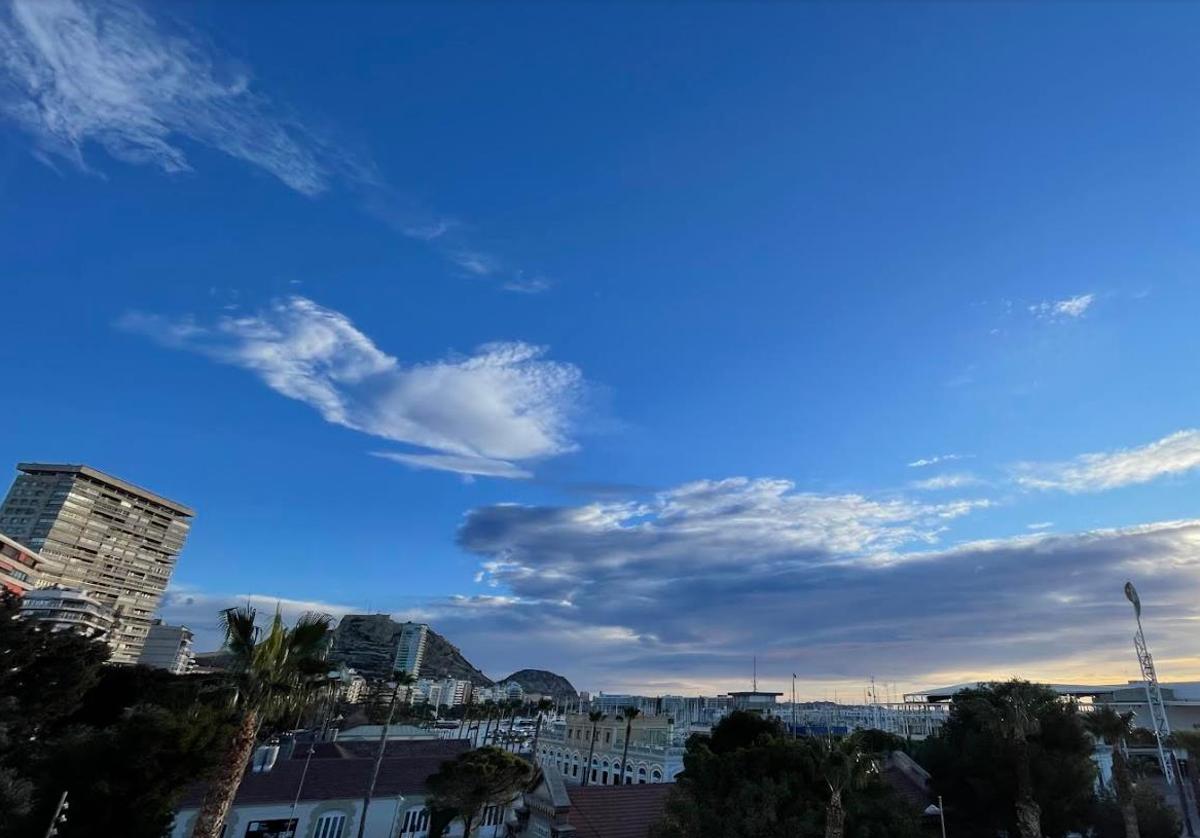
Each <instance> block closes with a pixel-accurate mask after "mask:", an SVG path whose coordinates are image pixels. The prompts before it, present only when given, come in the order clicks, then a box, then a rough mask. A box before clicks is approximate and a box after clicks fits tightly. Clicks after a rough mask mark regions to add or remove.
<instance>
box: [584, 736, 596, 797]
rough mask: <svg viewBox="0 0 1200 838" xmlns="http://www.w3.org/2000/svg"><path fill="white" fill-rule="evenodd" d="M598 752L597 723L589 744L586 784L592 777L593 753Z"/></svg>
mask: <svg viewBox="0 0 1200 838" xmlns="http://www.w3.org/2000/svg"><path fill="white" fill-rule="evenodd" d="M595 753H596V725H595V724H593V725H592V741H591V744H589V745H588V758H587V764H586V765H585V766H584V767H583V784H584V785H585V786H586V785H587V784H588V782H589V781H590V780H591V779H592V755H593V754H595Z"/></svg>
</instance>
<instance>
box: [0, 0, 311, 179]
mask: <svg viewBox="0 0 1200 838" xmlns="http://www.w3.org/2000/svg"><path fill="white" fill-rule="evenodd" d="M0 69H2V70H3V80H4V82H5V84H4V86H3V87H2V88H0V110H2V112H3V113H4V114H5V115H7V116H8V117H9V118H10V119H12V120H13V121H14V122H16V124H17V125H19V126H20V127H21V128H22V129H23V130H25V131H26V132H27V133H28V134H29V135H30V136H31V137H32V138H33V140H34V142H35V144H36V146H37V148H38V150H39V152H40V154H41V155H43V157H44V158H46V159H59V160H62V161H66V162H68V163H70V164H71V165H73V166H75V167H77V168H79V169H82V170H85V171H92V169H91V167H90V166H89V165H88V163H87V162H86V157H85V154H86V150H87V147H88V146H89V145H95V146H98V147H100V148H103V149H104V150H105V151H106V152H108V153H109V154H110V155H112V156H113V157H115V158H117V159H119V160H123V161H125V162H127V163H134V164H147V165H153V166H157V167H158V168H160V169H162V170H164V171H167V172H183V171H189V170H191V164H190V163H189V162H188V158H187V155H186V153H185V152H184V150H183V148H182V146H181V145H180V142H179V141H180V140H181V139H187V140H191V141H194V142H198V143H201V144H203V145H207V146H209V147H211V148H214V149H216V150H218V151H221V152H224V153H225V154H228V155H230V156H231V157H235V158H238V159H239V160H243V161H245V162H247V163H249V164H251V165H253V166H256V167H258V168H260V169H262V170H264V171H266V172H268V173H270V174H271V175H274V176H275V177H276V178H278V179H279V180H281V181H282V182H283V183H285V184H287V185H288V186H289V187H291V188H292V189H295V190H296V191H297V192H301V193H303V194H305V195H316V194H318V193H320V192H323V191H324V190H325V189H326V188H327V187H328V185H329V181H330V178H331V169H330V164H331V161H329V160H323V159H322V157H323V156H324V153H323V151H322V149H321V148H320V147H319V144H318V143H316V142H315V140H314V138H313V137H311V136H310V135H308V134H307V133H306V132H305V131H304V129H303V128H301V127H300V126H298V125H296V124H294V123H291V122H289V121H288V120H286V119H284V118H282V117H281V116H280V115H279V113H278V112H277V110H276V108H274V107H273V106H272V104H271V102H270V101H269V100H268V99H267V98H266V97H265V96H264V95H262V94H261V93H259V92H257V91H256V90H255V89H254V88H253V85H252V82H251V79H250V77H249V75H248V73H247V72H246V70H245V69H244V68H243V67H241V66H238V65H237V64H235V63H234V62H231V61H228V60H224V59H222V58H221V57H219V56H216V55H214V53H213V52H212V51H209V50H205V49H203V48H202V47H201V46H200V45H199V44H198V43H197V42H196V41H195V40H192V39H189V38H187V37H185V36H183V35H182V34H178V33H169V32H167V31H165V30H164V29H163V28H161V27H160V26H159V25H158V24H157V23H156V22H155V21H154V20H153V19H151V18H150V16H149V15H147V14H146V13H145V12H144V11H142V10H141V9H140V8H138V7H137V6H134V5H132V4H127V3H120V2H115V3H106V4H102V5H100V4H96V5H94V4H90V3H82V2H75V0H14V1H13V2H11V3H10V4H8V5H7V6H6V7H5V8H3V9H2V10H0Z"/></svg>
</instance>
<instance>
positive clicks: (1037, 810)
mask: <svg viewBox="0 0 1200 838" xmlns="http://www.w3.org/2000/svg"><path fill="white" fill-rule="evenodd" d="M1015 757H1016V762H1017V803H1016V806H1015V809H1016V815H1017V834H1018V835H1020V836H1021V838H1042V807H1041V806H1039V805H1038V804H1037V801H1036V800H1034V799H1033V778H1032V777H1031V776H1030V768H1029V749H1028V748H1027V747H1026V744H1025V740H1024V738H1022V739H1021V740H1020V741H1019V743H1018V745H1017V748H1016V753H1015Z"/></svg>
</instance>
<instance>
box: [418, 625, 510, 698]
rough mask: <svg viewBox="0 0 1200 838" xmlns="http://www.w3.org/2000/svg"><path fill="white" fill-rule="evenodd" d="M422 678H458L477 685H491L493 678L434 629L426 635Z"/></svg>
mask: <svg viewBox="0 0 1200 838" xmlns="http://www.w3.org/2000/svg"><path fill="white" fill-rule="evenodd" d="M421 677H422V678H458V679H460V680H462V681H470V682H471V683H472V684H474V685H475V686H477V687H490V686H491V685H492V683H493V682H492V679H491V678H489V677H487V676H486V675H484V674H483V673H482V672H480V671H479V670H478V669H476V668H475V667H474V666H473V665H472V664H471V662H470V661H469V660H467V659H466V658H465V657H463V653H462V652H460V651H459V650H458V647H457V646H455V645H454V644H453V643H451V642H450V641H449V640H447V639H446V638H444V637H442V636H441V635H440V634H438V633H437V632H436V631H434V630H433V629H430V630H429V634H427V635H426V636H425V657H424V658H423V659H422V661H421Z"/></svg>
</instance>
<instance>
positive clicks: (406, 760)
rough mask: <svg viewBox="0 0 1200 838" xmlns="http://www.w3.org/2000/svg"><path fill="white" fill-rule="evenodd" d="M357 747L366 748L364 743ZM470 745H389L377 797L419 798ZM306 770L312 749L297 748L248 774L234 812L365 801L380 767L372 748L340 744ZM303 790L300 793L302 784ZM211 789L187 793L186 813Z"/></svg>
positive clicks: (322, 748) (320, 748)
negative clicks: (246, 808) (302, 803)
mask: <svg viewBox="0 0 1200 838" xmlns="http://www.w3.org/2000/svg"><path fill="white" fill-rule="evenodd" d="M354 744H356V745H363V746H366V745H368V744H369V743H365V742H360V743H354ZM470 748H471V743H470V742H467V741H462V740H457V739H439V740H436V741H432V742H389V743H388V746H387V751H386V752H385V754H384V758H383V762H382V763H381V765H380V767H379V779H378V780H377V782H376V784H375V796H376V797H396V796H398V795H405V796H409V795H419V794H423V793H424V792H425V782H426V780H428V779H429V777H430V776H432V775H433V774H435V773H437V770H438V769H439V768H441V767H442V763H444V762H446V761H447V760H451V759H454V758H455V757H456V756H458V755H459V754H461V753H463V752H465V751H468V750H470ZM315 749H316V752H315V753H314V755H313V758H312V760H311V761H308V771H307V773H306V772H305V770H304V765H305V762H306V759H305V758H306V756H307V746H306V745H302V744H301V745H297V746H296V750H295V752H294V753H293V754H292V758H291V759H282V758H280V759H279V760H278V761H277V762H276V763H275V767H274V768H272V769H271V770H270V771H265V772H263V773H261V774H255V773H252V772H247V773H246V774H245V775H244V776H243V777H242V784H241V785H240V786H239V787H238V793H237V797H236V798H235V799H234V805H235V806H251V805H257V804H264V803H291V802H292V801H293V800H295V799H296V798H297V792H298V793H299V799H300V800H307V801H319V800H356V799H359V798H361V797H362V796H363V793H364V792H365V791H366V789H367V782H368V781H369V780H370V776H371V767H372V765H373V764H374V762H375V758H374V755H375V751H374V748H373V747H370V748H367V747H364V748H361V749H360V748H348V747H346V746H345V745H342V744H340V743H337V742H322V743H319V744H318V745H316V746H315ZM302 778H303V781H304V784H303V787H301V779H302ZM206 788H207V786H206V785H205V784H203V783H197V784H194V785H192V786H189V787H188V788H187V790H186V791H184V794H183V798H182V799H181V800H180V804H179V805H180V808H181V809H195V808H197V807H198V806H199V805H200V803H201V801H203V799H204V792H205V790H206Z"/></svg>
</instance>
